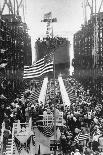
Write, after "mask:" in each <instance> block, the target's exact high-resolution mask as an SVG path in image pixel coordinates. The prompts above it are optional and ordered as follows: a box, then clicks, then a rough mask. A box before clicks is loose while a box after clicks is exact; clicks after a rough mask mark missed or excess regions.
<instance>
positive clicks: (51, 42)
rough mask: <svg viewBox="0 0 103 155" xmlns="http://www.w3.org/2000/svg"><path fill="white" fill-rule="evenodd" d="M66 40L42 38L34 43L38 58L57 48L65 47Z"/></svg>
mask: <svg viewBox="0 0 103 155" xmlns="http://www.w3.org/2000/svg"><path fill="white" fill-rule="evenodd" d="M67 42H68V41H67V39H66V38H62V37H53V38H43V39H40V38H39V39H38V40H37V41H36V48H37V49H38V51H40V53H39V57H40V58H41V57H42V56H44V55H46V54H47V53H48V52H49V51H50V52H52V51H53V50H54V49H55V48H57V47H59V46H64V45H67Z"/></svg>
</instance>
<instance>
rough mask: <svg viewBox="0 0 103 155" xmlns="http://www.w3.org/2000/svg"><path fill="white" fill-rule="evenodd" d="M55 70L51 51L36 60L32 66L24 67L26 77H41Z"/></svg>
mask: <svg viewBox="0 0 103 155" xmlns="http://www.w3.org/2000/svg"><path fill="white" fill-rule="evenodd" d="M48 72H53V54H52V53H50V54H48V55H46V56H44V57H43V58H42V59H40V60H38V61H36V62H35V63H34V64H33V65H32V66H29V67H24V76H23V78H24V79H28V78H29V79H30V78H36V77H41V76H42V75H44V74H45V73H48Z"/></svg>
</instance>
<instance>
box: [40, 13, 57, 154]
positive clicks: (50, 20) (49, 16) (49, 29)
mask: <svg viewBox="0 0 103 155" xmlns="http://www.w3.org/2000/svg"><path fill="white" fill-rule="evenodd" d="M41 22H46V23H47V29H46V37H47V38H50V37H52V38H53V37H54V35H53V26H52V27H51V23H54V22H57V18H52V13H51V12H49V13H46V14H44V19H43V20H42V21H41ZM55 49H56V44H55V45H54V49H53V55H54V59H53V64H54V70H53V81H54V143H55V144H56V140H57V135H56V104H55V101H56V95H55ZM54 154H55V155H56V150H54Z"/></svg>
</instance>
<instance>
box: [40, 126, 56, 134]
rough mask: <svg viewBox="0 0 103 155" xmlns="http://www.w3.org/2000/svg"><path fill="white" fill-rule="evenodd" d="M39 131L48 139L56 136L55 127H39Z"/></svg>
mask: <svg viewBox="0 0 103 155" xmlns="http://www.w3.org/2000/svg"><path fill="white" fill-rule="evenodd" d="M38 129H39V131H40V132H42V133H43V135H44V136H46V137H51V136H53V135H54V126H39V125H38Z"/></svg>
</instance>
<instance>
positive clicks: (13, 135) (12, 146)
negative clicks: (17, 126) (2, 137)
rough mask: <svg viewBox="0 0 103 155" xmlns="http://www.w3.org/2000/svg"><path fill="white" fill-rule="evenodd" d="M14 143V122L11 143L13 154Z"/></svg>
mask: <svg viewBox="0 0 103 155" xmlns="http://www.w3.org/2000/svg"><path fill="white" fill-rule="evenodd" d="M13 144H14V123H13V128H12V143H11V155H13V149H14V148H13V146H14V145H13Z"/></svg>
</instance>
